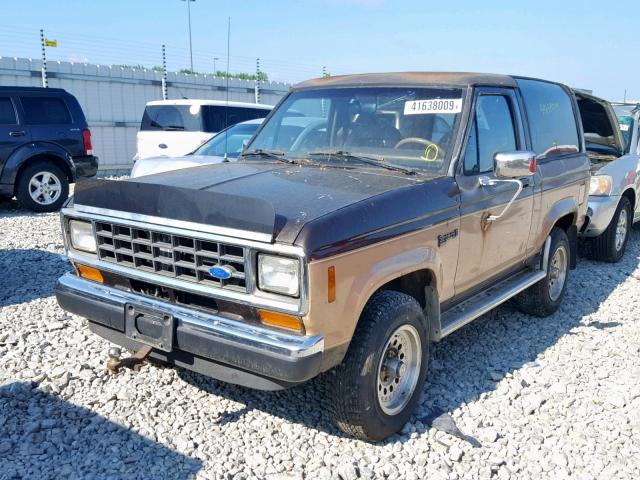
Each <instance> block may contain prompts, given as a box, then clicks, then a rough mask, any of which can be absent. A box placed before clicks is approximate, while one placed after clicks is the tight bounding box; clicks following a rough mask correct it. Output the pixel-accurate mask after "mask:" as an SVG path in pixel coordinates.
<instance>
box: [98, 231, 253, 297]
mask: <svg viewBox="0 0 640 480" xmlns="http://www.w3.org/2000/svg"><path fill="white" fill-rule="evenodd" d="M95 231H96V241H97V243H98V255H99V257H100V259H101V260H104V261H106V262H110V263H115V264H119V265H123V266H127V267H132V268H135V269H138V270H141V271H144V272H153V273H156V274H159V275H163V276H168V277H174V278H178V279H181V280H185V281H190V282H194V283H200V284H203V285H210V286H213V287H218V288H224V289H229V290H234V291H239V292H247V283H246V275H245V268H244V266H245V258H246V256H247V254H248V252H247V250H246V249H245V248H244V247H240V246H236V245H230V244H225V243H221V242H212V241H209V240H199V239H196V238H191V237H187V236H183V235H172V234H168V233H163V232H159V231H155V230H147V229H142V228H138V227H127V226H124V225H118V224H115V223H107V222H96V224H95ZM214 265H222V266H229V267H232V268H233V270H234V271H233V273H232V275H231V278H230V279H228V280H219V279H217V278H214V277H212V276H211V274H210V273H209V269H210V268H211V267H212V266H214Z"/></svg>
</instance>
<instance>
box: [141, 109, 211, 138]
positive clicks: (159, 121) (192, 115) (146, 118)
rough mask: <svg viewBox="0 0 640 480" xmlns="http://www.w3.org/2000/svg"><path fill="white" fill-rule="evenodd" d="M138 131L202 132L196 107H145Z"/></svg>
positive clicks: (198, 110) (198, 111)
mask: <svg viewBox="0 0 640 480" xmlns="http://www.w3.org/2000/svg"><path fill="white" fill-rule="evenodd" d="M140 130H165V131H173V130H180V131H182V130H184V131H188V132H199V131H201V130H202V121H201V116H200V107H199V106H198V105H147V107H146V108H145V109H144V114H143V115H142V123H141V124H140Z"/></svg>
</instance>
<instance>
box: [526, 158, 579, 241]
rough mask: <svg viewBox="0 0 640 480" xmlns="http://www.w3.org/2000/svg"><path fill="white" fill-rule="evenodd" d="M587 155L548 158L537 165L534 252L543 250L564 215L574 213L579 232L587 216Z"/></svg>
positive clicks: (532, 239) (532, 231) (533, 233)
mask: <svg viewBox="0 0 640 480" xmlns="http://www.w3.org/2000/svg"><path fill="white" fill-rule="evenodd" d="M590 166H591V162H590V161H589V158H588V157H587V155H586V153H580V154H576V155H565V156H563V157H560V158H549V159H545V160H543V161H541V162H539V163H538V171H539V174H540V178H541V180H540V184H539V186H537V187H536V188H537V189H538V191H539V196H538V198H539V200H538V201H537V202H536V203H535V205H534V212H533V227H534V228H532V230H531V237H532V238H531V242H530V245H531V246H532V249H533V250H539V249H540V248H542V245H543V244H544V242H545V240H546V238H547V236H548V235H549V233H550V232H551V229H552V228H553V226H554V225H555V223H556V222H557V221H558V219H560V218H562V217H563V216H565V215H568V214H573V215H574V216H575V218H574V223H575V225H576V227H577V228H578V229H580V227H581V226H582V224H583V223H584V220H585V216H586V213H587V200H588V195H589V179H590V174H589V168H590Z"/></svg>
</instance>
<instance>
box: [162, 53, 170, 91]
mask: <svg viewBox="0 0 640 480" xmlns="http://www.w3.org/2000/svg"><path fill="white" fill-rule="evenodd" d="M162 99H163V100H168V99H169V92H168V91H167V52H166V49H165V46H164V44H163V45H162Z"/></svg>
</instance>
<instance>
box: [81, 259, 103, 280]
mask: <svg viewBox="0 0 640 480" xmlns="http://www.w3.org/2000/svg"><path fill="white" fill-rule="evenodd" d="M76 268H77V269H78V273H79V274H80V276H81V277H82V278H86V279H87V280H92V281H94V282H98V283H104V278H103V277H102V273H100V270H98V269H96V268H93V267H87V266H86V265H80V264H79V263H76Z"/></svg>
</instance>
